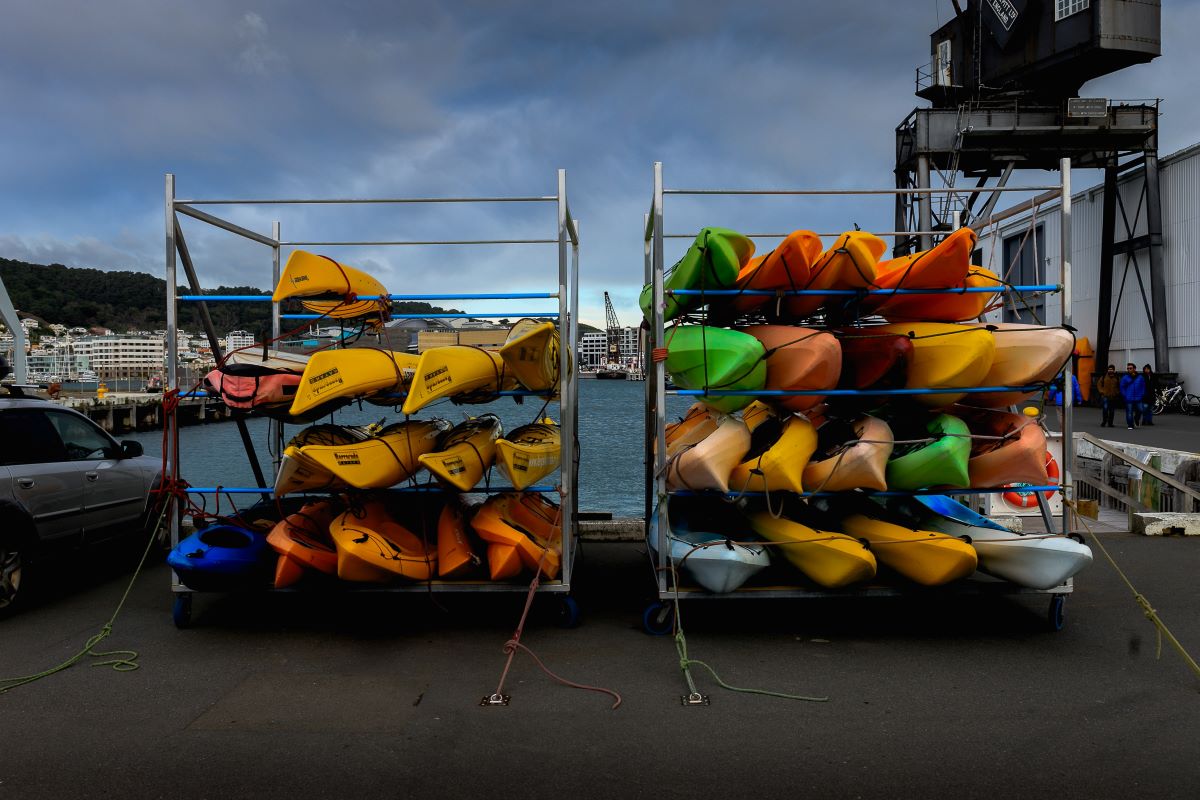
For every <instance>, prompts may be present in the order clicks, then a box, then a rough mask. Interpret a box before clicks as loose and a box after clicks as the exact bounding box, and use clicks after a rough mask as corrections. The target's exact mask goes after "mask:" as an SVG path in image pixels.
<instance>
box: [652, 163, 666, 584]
mask: <svg viewBox="0 0 1200 800" xmlns="http://www.w3.org/2000/svg"><path fill="white" fill-rule="evenodd" d="M651 214H652V215H653V216H654V247H653V271H654V276H653V281H654V288H653V289H652V292H653V302H654V347H655V348H659V347H663V346H664V344H663V342H664V331H663V164H662V162H661V161H655V162H654V201H653V204H652V206H651ZM652 360H653V361H654V438H655V442H656V444H657V447H656V448H655V456H654V493H655V496H654V498H653V502H656V503H657V505H658V511H657V514H658V543H657V544H658V586H659V592H660V593H661V592H664V591H666V588H667V573H666V569H667V558H668V556H669V550H670V548H669V547H668V546H667V544H666V542H667V503H666V502H664V498H666V496H667V475H666V463H667V437H666V432H665V428H666V422H667V415H666V403H667V387H666V380H667V365H666V362H665V361H659V360H658V359H653V357H652Z"/></svg>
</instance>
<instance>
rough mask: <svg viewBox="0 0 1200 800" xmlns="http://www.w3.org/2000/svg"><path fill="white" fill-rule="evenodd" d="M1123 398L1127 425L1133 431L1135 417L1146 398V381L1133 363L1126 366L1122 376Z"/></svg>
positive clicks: (1121, 388)
mask: <svg viewBox="0 0 1200 800" xmlns="http://www.w3.org/2000/svg"><path fill="white" fill-rule="evenodd" d="M1120 390H1121V398H1122V399H1123V400H1124V401H1125V425H1126V426H1128V428H1129V430H1133V428H1134V425H1135V424H1136V420H1135V415H1136V414H1137V412H1138V409H1139V408H1140V407H1141V403H1142V400H1143V398H1145V396H1146V379H1145V378H1143V377H1142V376H1141V373H1139V372H1138V371H1137V366H1136V365H1135V364H1134V363H1133V362H1132V361H1131V362H1129V363H1128V364H1126V365H1125V374H1124V375H1122V376H1121V383H1120Z"/></svg>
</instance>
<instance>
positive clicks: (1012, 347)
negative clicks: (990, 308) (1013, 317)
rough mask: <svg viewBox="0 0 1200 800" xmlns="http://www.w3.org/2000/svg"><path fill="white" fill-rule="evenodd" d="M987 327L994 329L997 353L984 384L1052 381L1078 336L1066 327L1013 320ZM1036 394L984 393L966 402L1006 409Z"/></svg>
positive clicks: (999, 384)
mask: <svg viewBox="0 0 1200 800" xmlns="http://www.w3.org/2000/svg"><path fill="white" fill-rule="evenodd" d="M977 327H984V326H977ZM986 327H987V328H988V329H989V330H991V331H992V339H993V340H994V341H995V342H996V353H995V356H994V357H993V359H992V365H991V367H990V368H989V369H988V373H987V375H986V376H984V379H983V381H982V382H981V385H983V386H1032V385H1035V384H1046V383H1049V382H1050V381H1051V380H1052V379H1053V378H1054V376H1055V375H1057V374H1058V373H1059V372H1060V371H1061V370H1062V368H1063V367H1064V366H1065V365H1066V363H1067V359H1068V358H1070V357H1071V352H1072V351H1073V350H1074V349H1075V335H1074V334H1073V333H1071V331H1069V330H1067V329H1066V328H1055V327H1047V326H1045V325H1023V324H1020V323H1014V322H1000V323H991V324H989V325H987V326H986ZM1080 388H1082V381H1081V387H1080ZM1034 394H1036V391H1033V392H986V393H984V392H981V393H977V394H973V395H971V397H970V398H969V400H968V401H967V402H969V403H970V404H971V405H974V406H982V407H984V408H1006V407H1008V406H1015V405H1018V404H1020V403H1021V402H1022V401H1024V400H1026V399H1027V398H1029V397H1032V396H1033V395H1034Z"/></svg>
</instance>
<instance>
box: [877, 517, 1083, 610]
mask: <svg viewBox="0 0 1200 800" xmlns="http://www.w3.org/2000/svg"><path fill="white" fill-rule="evenodd" d="M887 507H888V508H889V509H891V510H893V511H897V512H899V513H901V514H904V515H905V516H908V517H911V518H914V519H916V520H918V521H919V522H920V524H921V525H922V526H923V527H926V528H928V529H930V530H935V531H940V532H942V533H946V534H949V535H950V536H958V537H962V538H965V539H966V540H967V541H969V542H970V543H971V546H972V547H974V548H975V552H976V553H978V554H979V569H980V570H982V571H983V572H986V573H988V574H989V575H993V576H995V577H997V578H1002V579H1004V580H1006V581H1011V582H1012V583H1015V584H1018V585H1019V586H1026V587H1028V588H1030V589H1052V588H1054V587H1055V586H1060V585H1061V584H1062V583H1063V582H1064V581H1066V580H1067V578H1070V577H1071V576H1073V575H1075V574H1076V573H1077V572H1079V571H1080V570H1082V569H1083V568H1084V567H1086V566H1087V565H1088V564H1091V563H1092V549H1091V548H1090V547H1088V546H1087V545H1086V544H1084V543H1083V542H1079V541H1076V540H1075V539H1071V538H1069V537H1066V536H1062V535H1059V534H1042V533H1016V532H1014V531H1010V530H1009V529H1008V528H1005V527H1003V526H1001V525H998V524H997V523H995V522H993V521H992V520H990V519H988V518H987V517H985V516H983V515H981V514H977V513H975V512H974V511H972V510H971V509H969V508H967V507H966V506H964V505H963V504H962V503H959V502H957V501H955V500H951V499H950V498H949V497H946V496H945V495H923V496H916V497H912V498H889V500H888V502H887Z"/></svg>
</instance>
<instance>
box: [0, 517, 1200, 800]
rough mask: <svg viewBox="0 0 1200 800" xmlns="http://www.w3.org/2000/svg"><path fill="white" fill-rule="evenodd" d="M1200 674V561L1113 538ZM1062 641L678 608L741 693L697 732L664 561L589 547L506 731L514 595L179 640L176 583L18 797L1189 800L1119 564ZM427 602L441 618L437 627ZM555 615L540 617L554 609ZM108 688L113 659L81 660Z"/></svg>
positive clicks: (8, 625) (38, 722) (1107, 538)
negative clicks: (662, 578)
mask: <svg viewBox="0 0 1200 800" xmlns="http://www.w3.org/2000/svg"><path fill="white" fill-rule="evenodd" d="M1098 537H1099V539H1100V541H1101V542H1102V543H1103V544H1104V545H1105V546H1106V547H1107V548H1109V550H1110V551H1111V552H1112V554H1113V555H1114V557H1115V558H1116V559H1117V560H1118V562H1119V563H1120V565H1121V567H1122V569H1124V570H1125V572H1126V573H1127V574H1128V576H1129V578H1130V579H1131V580H1132V581H1133V582H1134V584H1135V586H1137V588H1138V589H1139V590H1140V591H1142V592H1144V593H1145V595H1146V596H1147V598H1148V600H1149V602H1150V603H1151V604H1152V605H1153V607H1154V608H1155V609H1157V611H1158V613H1159V614H1161V616H1162V618H1163V620H1164V621H1165V622H1166V623H1167V624H1168V625H1169V626H1170V628H1171V630H1172V631H1173V632H1174V633H1175V634H1176V636H1178V638H1179V639H1180V641H1182V642H1183V643H1184V644H1185V645H1186V646H1188V647H1189V648H1190V649H1191V652H1192V653H1193V655H1196V656H1200V588H1198V587H1200V582H1198V581H1197V579H1196V574H1197V568H1198V567H1200V541H1195V540H1191V541H1189V540H1186V539H1183V538H1179V537H1176V538H1165V539H1163V538H1143V537H1134V536H1132V535H1131V534H1128V533H1125V532H1115V531H1107V532H1103V533H1100V534H1098ZM1096 556H1097V557H1096V562H1095V563H1094V564H1093V565H1092V566H1091V567H1090V568H1088V569H1087V570H1086V571H1084V572H1083V573H1082V574H1080V575H1079V577H1078V579H1077V582H1076V587H1075V592H1074V594H1072V595H1071V596H1070V597H1069V598H1068V600H1067V603H1066V625H1065V627H1064V629H1063V630H1061V631H1059V632H1051V631H1050V630H1049V628H1048V626H1047V625H1046V621H1045V614H1046V610H1047V605H1048V597H1047V595H1044V594H1034V595H1022V596H1015V597H998V598H997V597H988V598H981V597H973V596H963V595H961V594H959V593H955V592H945V591H928V590H926V591H914V592H913V593H912V595H911V596H905V597H891V598H871V599H849V598H828V599H820V600H794V599H793V600H778V601H772V600H764V599H757V600H755V599H745V598H739V599H724V600H695V601H689V602H686V603H684V605H683V612H684V616H683V622H684V629H685V631H686V635H687V645H688V648H689V654H690V656H691V657H692V658H694V659H699V660H701V661H704V662H706V663H707V664H709V665H711V666H712V667H713V668H714V669H715V670H717V671H718V672H719V673H720V675H721V677H722V678H723V679H724V680H725V681H726V682H728V683H730V684H732V685H735V686H741V687H754V688H760V689H768V690H773V691H777V692H783V693H789V694H801V695H810V696H812V695H816V696H826V697H828V701H827V702H821V703H816V702H805V701H800V700H791V699H782V698H777V697H768V696H762V695H752V694H742V693H735V692H731V691H727V690H724V689H721V688H720V687H718V686H717V685H716V684H715V683H714V681H713V680H712V679H711V678H710V677H709V676H708V675H707V674H705V673H704V671H703V670H701V669H699V668H695V669H694V675H695V679H696V681H697V683H698V685H699V687H700V689H701V690H702V691H703V692H705V693H707V694H709V696H710V699H711V705H709V706H705V707H684V706H682V705H681V703H680V697H681V695H682V694H683V693H684V692H685V691H686V684H685V683H684V681H683V679H682V677H681V673H680V670H679V666H678V656H677V654H676V649H675V644H674V642H673V641H672V639H671V638H669V637H651V636H648V635H646V634H645V633H643V632H642V630H641V622H640V617H641V613H642V611H643V609H644V608H645V606H646V604H647V601H648V600H649V599H650V597H651V594H652V585H651V573H650V569H649V566H648V562H647V560H646V557H645V555H644V551H643V550H642V549H641V548H639V547H638V546H636V545H628V544H605V545H596V544H588V545H586V549H585V551H584V554H583V559H582V561H581V564H580V571H579V573H578V574H577V575H576V580H575V586H576V587H577V590H576V597H577V599H578V601H579V604H580V606H581V608H582V610H583V615H584V619H583V624H582V625H581V626H580V627H578V628H575V629H569V630H568V629H561V628H559V627H557V626H556V625H555V621H554V619H553V618H554V616H555V613H554V612H555V603H554V602H553V599H552V598H548V597H543V598H539V602H538V603H535V605H534V613H533V617H532V619H531V621H530V623H529V625H528V627H527V628H526V630H525V633H524V637H523V640H522V641H523V642H524V643H525V644H526V645H528V646H529V647H530V648H531V649H532V650H533V651H534V652H535V653H536V654H537V655H538V657H540V658H541V659H542V660H543V661H544V662H545V663H546V665H547V666H548V667H549V668H550V669H552V670H554V671H555V672H557V673H559V674H560V675H562V676H563V677H566V678H569V679H571V680H573V681H576V682H580V683H585V684H591V685H596V686H603V687H609V688H611V689H614V690H616V691H618V692H619V693H620V694H621V697H622V703H621V706H620V708H618V709H616V710H613V709H612V708H611V705H612V699H611V698H609V697H608V696H607V695H603V694H598V693H594V692H587V691H580V690H577V689H572V688H568V687H566V686H562V685H559V684H557V683H555V682H553V681H551V680H550V679H549V678H548V677H546V676H545V675H544V674H543V673H542V672H541V671H540V670H539V669H538V667H537V666H536V665H535V664H534V662H533V661H532V659H531V658H530V657H529V656H528V655H526V654H525V653H521V652H518V653H517V655H516V657H515V659H514V661H513V664H512V668H511V670H510V671H509V673H508V676H507V679H506V682H505V687H504V691H505V692H506V693H509V694H511V704H510V705H509V706H507V707H481V706H480V700H481V698H483V697H484V696H485V695H488V694H490V693H492V692H493V691H494V690H495V689H496V688H497V684H498V682H499V680H500V677H501V673H502V670H503V668H504V665H505V655H504V653H503V652H502V647H503V645H504V643H505V641H506V640H507V639H508V638H509V636H510V634H511V633H512V630H513V628H514V626H515V624H516V621H517V619H518V616H519V614H520V611H521V605H522V602H523V597H522V596H517V595H513V596H496V595H487V596H483V595H470V596H446V595H440V596H437V597H436V598H435V597H433V596H430V595H427V594H424V593H422V594H412V595H399V594H381V593H370V594H366V593H362V594H323V593H318V594H300V593H279V594H258V595H241V596H238V595H199V596H197V598H196V605H195V626H194V627H193V628H191V629H188V630H177V629H176V628H175V627H174V625H173V624H172V622H171V615H170V608H171V599H172V598H171V594H170V592H169V589H168V585H169V575H168V572H167V570H166V568H165V567H164V566H162V565H158V566H155V567H153V568H151V569H149V570H148V571H147V572H146V573H145V574H144V575H142V576H141V577H140V579H139V580H138V581H137V582H136V584H135V585H134V588H133V591H132V592H131V594H130V596H129V599H128V601H127V602H126V605H125V607H124V610H123V612H122V613H121V615H120V617H119V618H118V619H117V621H116V625H115V627H114V629H113V633H112V636H111V637H109V638H108V639H107V640H106V641H104V642H103V643H102V644H101V645H100V646H99V647H98V648H97V649H99V650H115V649H123V648H124V649H133V650H136V651H138V658H137V662H138V663H139V664H140V669H138V670H137V671H134V672H125V673H119V672H115V671H113V670H112V669H110V668H108V667H101V666H89V665H88V663H87V661H86V660H85V661H84V662H83V663H80V664H78V665H76V666H74V667H72V668H70V669H67V670H65V671H63V672H60V673H58V674H55V675H52V676H50V677H48V678H45V679H44V680H41V681H39V682H37V683H34V684H31V685H27V686H23V687H21V688H18V689H15V690H13V691H11V692H9V693H7V694H3V695H0V730H2V731H3V732H4V738H3V742H2V743H0V798H3V800H26V799H28V798H55V800H59V799H61V798H91V797H96V798H112V797H130V798H141V797H151V798H153V797H162V798H220V799H221V800H229V799H230V798H238V797H260V798H274V797H281V798H282V797H287V798H296V797H354V798H373V797H464V796H471V797H487V798H493V797H522V798H541V797H546V798H563V797H567V798H573V800H579V799H581V798H600V797H614V796H620V797H648V798H649V797H653V798H656V799H657V798H662V797H667V798H672V797H679V798H696V797H754V798H770V797H788V798H794V797H821V798H840V797H847V798H850V797H872V798H874V797H879V798H884V797H887V798H897V797H921V798H926V797H954V798H975V797H979V798H989V799H991V798H996V797H1009V796H1011V797H1050V798H1054V799H1055V800H1060V798H1089V800H1095V798H1107V797H1122V798H1124V797H1138V798H1158V797H1163V798H1166V797H1187V798H1191V797H1195V796H1196V792H1197V785H1198V779H1200V759H1198V758H1197V755H1198V752H1200V751H1198V749H1197V740H1196V731H1197V730H1200V680H1198V679H1197V677H1196V676H1195V675H1193V674H1192V672H1191V671H1190V670H1189V669H1188V668H1187V666H1186V665H1185V663H1184V661H1183V660H1182V659H1181V658H1180V656H1179V655H1178V654H1177V653H1176V652H1175V651H1174V650H1172V649H1171V648H1170V647H1168V646H1165V645H1164V648H1163V651H1162V656H1161V658H1159V657H1157V654H1156V650H1157V643H1156V637H1155V631H1154V629H1153V627H1152V626H1151V625H1150V623H1149V622H1148V621H1147V620H1146V618H1145V617H1144V616H1143V614H1142V611H1141V609H1140V608H1139V607H1138V606H1137V604H1136V603H1135V602H1134V600H1133V597H1132V595H1131V592H1130V590H1129V589H1128V588H1126V586H1125V585H1124V584H1123V583H1122V581H1121V580H1120V579H1119V577H1118V576H1117V573H1116V572H1115V570H1114V569H1113V568H1112V567H1111V566H1110V565H1109V564H1107V563H1106V562H1105V561H1104V559H1103V557H1102V556H1101V555H1100V553H1099V552H1097V554H1096ZM128 578H129V572H128V571H122V570H121V569H119V567H118V566H117V565H115V564H106V563H104V561H103V560H99V561H98V560H96V559H91V558H89V559H84V560H81V561H80V562H79V563H76V564H74V565H71V568H70V569H65V570H63V571H60V572H59V573H58V574H57V577H56V578H55V579H54V581H53V583H52V585H50V586H49V587H48V588H45V589H44V591H43V592H42V593H41V594H40V596H39V597H38V598H36V599H35V602H34V603H33V605H32V606H31V607H29V608H27V609H26V610H25V611H24V612H23V613H22V614H20V615H19V616H16V617H13V618H11V619H8V620H5V621H3V622H0V675H6V676H10V677H11V676H16V675H23V674H27V673H32V672H36V671H40V670H43V669H46V668H47V667H50V666H52V665H54V664H57V663H59V662H61V661H63V660H64V659H66V658H68V657H69V656H71V655H72V654H73V653H75V652H76V651H77V650H78V649H79V648H80V647H81V646H82V645H83V643H84V642H85V641H86V640H87V639H88V637H89V636H92V635H93V634H95V633H96V632H97V631H99V630H100V627H101V626H102V624H103V623H104V621H105V620H106V619H108V617H109V615H110V614H111V613H112V610H113V609H114V608H115V607H116V606H117V604H118V602H119V601H120V599H121V595H122V592H123V591H124V589H125V586H126V582H127V580H128ZM435 601H436V602H435ZM543 601H545V602H543ZM91 660H99V661H102V660H105V659H104V658H100V659H91Z"/></svg>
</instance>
